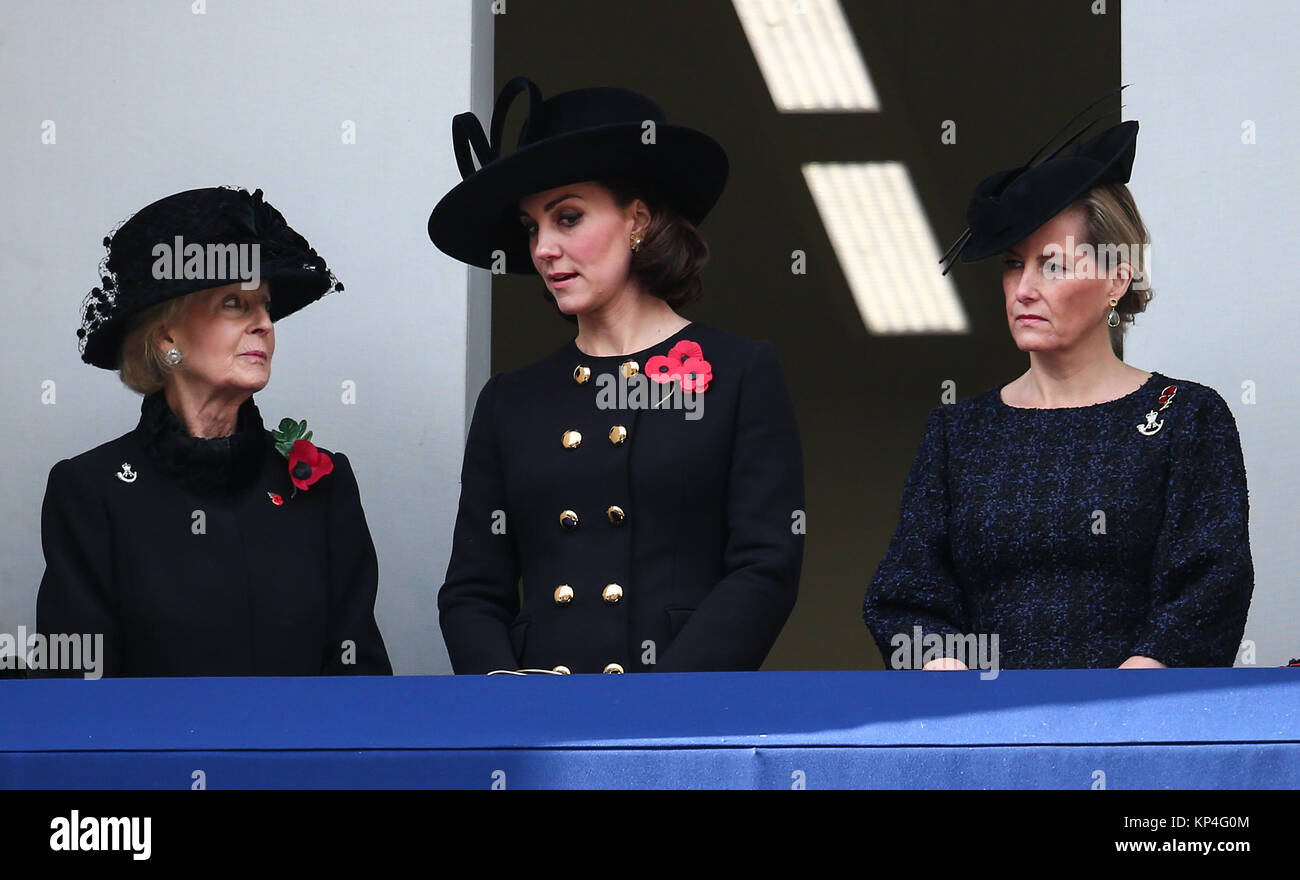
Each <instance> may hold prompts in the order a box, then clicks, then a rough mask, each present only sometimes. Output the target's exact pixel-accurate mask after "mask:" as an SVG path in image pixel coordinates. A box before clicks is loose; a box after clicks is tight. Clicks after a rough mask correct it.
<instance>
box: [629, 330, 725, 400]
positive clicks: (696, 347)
mask: <svg viewBox="0 0 1300 880" xmlns="http://www.w3.org/2000/svg"><path fill="white" fill-rule="evenodd" d="M645 372H646V375H647V376H649V377H650V378H651V379H654V380H655V381H656V382H658V383H659V384H660V385H662V384H664V383H665V382H671V381H673V380H674V379H677V380H680V381H681V383H682V390H683V391H703V390H705V389H706V388H708V387H709V381H710V380H712V379H713V368H712V367H711V366H710V365H709V362H708V361H706V360H705V359H704V349H702V348H700V344H699V343H698V342H692V341H691V340H689V339H682V340H679V341H678V342H677V344H676V345H674V346H673V347H672V348H670V349H668V354H667V355H661V354H657V355H655V356H654V357H652V358H650V359H649V360H647V361H646V364H645Z"/></svg>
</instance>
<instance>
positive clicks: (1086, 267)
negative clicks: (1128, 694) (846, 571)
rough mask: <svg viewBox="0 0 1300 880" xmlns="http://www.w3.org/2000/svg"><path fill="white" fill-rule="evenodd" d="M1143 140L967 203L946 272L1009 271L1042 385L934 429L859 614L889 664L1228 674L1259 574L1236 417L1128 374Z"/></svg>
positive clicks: (1057, 166) (1197, 396)
mask: <svg viewBox="0 0 1300 880" xmlns="http://www.w3.org/2000/svg"><path fill="white" fill-rule="evenodd" d="M1077 118H1078V117H1076V119H1077ZM1071 124H1072V123H1071ZM1068 128H1069V125H1067V129H1068ZM1137 131H1138V124H1137V122H1124V123H1122V124H1120V125H1117V126H1115V127H1113V128H1111V129H1109V130H1107V131H1104V132H1102V133H1101V134H1099V135H1097V136H1096V137H1094V138H1092V139H1091V140H1088V141H1086V142H1083V143H1079V144H1078V145H1077V146H1074V147H1073V148H1072V149H1071V150H1069V151H1068V152H1062V150H1064V149H1065V147H1069V146H1070V145H1071V143H1074V142H1076V141H1077V139H1078V137H1079V136H1078V135H1075V137H1074V138H1072V139H1071V140H1070V141H1068V142H1067V143H1066V144H1065V145H1064V146H1063V147H1062V148H1060V149H1058V150H1057V151H1056V152H1057V153H1058V155H1051V154H1049V156H1050V158H1048V159H1046V160H1044V161H1037V160H1038V156H1039V155H1040V154H1042V153H1043V152H1044V151H1043V150H1040V151H1039V153H1038V154H1035V157H1034V158H1032V159H1031V160H1030V162H1029V163H1026V165H1023V166H1020V167H1017V168H1014V169H1011V170H1008V171H1002V172H999V173H997V174H994V175H992V176H991V177H989V178H987V179H986V180H985V181H984V182H982V183H981V184H980V185H979V186H978V187H977V188H976V190H975V193H974V196H973V197H972V199H971V203H970V209H969V212H968V220H969V224H970V225H969V229H968V231H967V232H966V233H964V234H963V236H962V238H961V239H959V241H958V242H957V244H956V245H954V248H953V249H952V250H951V251H950V253H949V254H948V255H946V256H945V259H949V258H955V257H956V256H957V255H960V257H961V259H962V260H963V261H973V260H979V259H983V258H986V257H990V256H994V255H1001V259H1002V267H1003V268H1002V289H1003V294H1004V297H1005V302H1006V314H1007V323H1008V325H1009V327H1010V330H1011V337H1012V339H1013V341H1014V342H1015V343H1016V345H1017V347H1019V348H1020V350H1021V351H1024V352H1026V353H1027V354H1028V356H1029V368H1028V369H1027V370H1026V371H1025V372H1024V373H1023V374H1022V375H1020V376H1019V377H1018V378H1016V379H1015V380H1013V381H1011V382H1009V383H1007V384H1005V385H1003V386H1001V387H1000V388H996V389H993V390H989V391H986V392H984V393H982V394H979V395H977V396H975V397H973V398H970V399H968V400H964V401H962V402H960V403H958V404H955V405H950V406H940V407H938V408H937V409H935V410H934V411H933V412H932V413H931V414H930V417H929V421H928V422H927V424H926V429H925V437H924V439H923V440H922V442H921V447H920V450H919V452H918V453H917V456H916V460H915V462H914V463H913V465H912V469H911V472H910V473H909V474H908V477H907V481H906V483H905V485H904V489H903V501H902V512H901V515H900V518H899V523H898V528H897V531H896V533H895V535H894V538H893V540H892V542H891V543H890V545H889V549H888V551H887V553H886V554H885V557H884V559H883V560H882V561H881V563H880V566H879V567H878V568H877V570H876V573H875V577H874V579H873V580H872V583H871V586H870V589H869V591H868V592H867V595H866V598H865V603H864V615H865V619H866V622H867V624H868V626H869V627H870V629H871V632H872V634H873V636H874V637H875V640H876V643H877V645H878V646H879V648H880V651H881V654H882V656H883V657H884V658H885V661H886V665H887V666H892V667H895V668H900V667H902V668H915V667H916V666H918V665H921V666H923V667H924V668H955V669H963V668H968V667H974V666H975V665H976V662H975V660H974V658H975V657H976V654H974V653H972V652H973V651H978V652H979V657H980V658H982V659H988V655H989V654H990V653H992V654H995V655H996V659H995V660H994V662H995V663H996V664H997V665H999V666H1000V667H1002V668H1016V667H1036V668H1049V667H1120V668H1158V667H1166V666H1229V665H1232V663H1233V660H1234V658H1235V656H1236V653H1237V649H1238V647H1239V644H1240V641H1241V637H1242V633H1243V630H1244V628H1245V622H1246V613H1247V610H1248V608H1249V605H1250V597H1251V592H1252V590H1253V586H1254V575H1253V569H1252V565H1251V556H1250V540H1249V535H1248V531H1247V513H1248V505H1247V498H1246V474H1245V468H1244V466H1243V461H1242V454H1241V446H1240V442H1239V439H1238V435H1237V429H1236V425H1235V422H1234V421H1233V417H1232V413H1231V412H1230V410H1229V409H1228V406H1227V404H1226V403H1225V402H1224V400H1223V399H1222V398H1221V397H1220V396H1219V395H1218V394H1217V393H1216V392H1215V391H1214V390H1213V389H1211V388H1208V387H1206V386H1204V385H1199V384H1197V383H1195V382H1189V381H1187V380H1184V379H1171V378H1169V377H1168V376H1165V375H1162V374H1160V373H1158V372H1154V371H1147V370H1143V369H1139V368H1137V367H1134V366H1130V365H1129V364H1126V363H1124V362H1123V361H1121V360H1120V358H1119V357H1118V356H1117V355H1116V350H1117V349H1118V348H1119V345H1118V343H1119V341H1120V334H1121V333H1122V331H1123V328H1124V326H1125V325H1126V323H1129V322H1131V321H1132V320H1133V316H1134V315H1135V314H1137V313H1140V312H1142V311H1143V310H1144V309H1145V307H1146V304H1147V301H1148V300H1149V299H1150V288H1149V284H1148V283H1147V278H1146V272H1145V269H1146V245H1147V243H1148V241H1149V238H1148V235H1147V230H1146V228H1145V226H1144V224H1143V222H1142V219H1141V216H1140V214H1139V213H1138V210H1137V206H1136V205H1135V203H1134V201H1133V197H1132V195H1131V194H1130V192H1129V190H1128V188H1127V186H1125V184H1126V183H1127V181H1128V179H1129V174H1130V171H1131V168H1132V164H1133V158H1134V152H1135V149H1136V143H1137ZM1058 137H1059V135H1058ZM1056 139H1057V138H1056V137H1054V138H1053V139H1052V141H1049V142H1048V145H1047V146H1050V145H1051V144H1052V143H1053V142H1054V141H1056ZM1044 149H1046V148H1044ZM945 271H946V269H945ZM990 643H991V644H990ZM981 665H983V664H981Z"/></svg>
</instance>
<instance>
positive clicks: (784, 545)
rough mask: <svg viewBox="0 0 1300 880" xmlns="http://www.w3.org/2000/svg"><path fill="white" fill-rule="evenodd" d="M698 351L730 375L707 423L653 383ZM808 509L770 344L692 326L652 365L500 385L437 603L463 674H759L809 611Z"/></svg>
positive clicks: (592, 361) (722, 376)
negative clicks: (652, 375)
mask: <svg viewBox="0 0 1300 880" xmlns="http://www.w3.org/2000/svg"><path fill="white" fill-rule="evenodd" d="M685 341H690V342H692V343H695V344H697V345H698V346H699V347H700V350H701V351H702V354H703V359H704V360H705V361H707V362H708V364H709V366H710V368H711V370H712V378H711V380H710V381H709V384H708V386H707V388H706V389H705V390H704V391H703V392H699V393H697V395H696V397H695V399H694V404H695V405H696V406H697V407H698V409H697V410H696V411H695V412H694V413H692V412H689V411H688V410H686V409H685V407H686V406H687V405H688V398H687V397H686V396H684V395H681V394H680V393H677V394H676V395H675V396H670V397H669V399H668V400H666V401H665V400H664V397H665V395H666V394H667V393H668V392H669V389H672V388H675V387H677V386H676V384H675V383H665V384H660V383H658V382H654V381H648V380H646V370H647V368H648V365H649V364H651V363H652V361H651V359H652V358H653V357H655V356H666V355H668V353H669V352H670V351H671V350H673V349H674V346H675V345H677V344H678V343H681V342H685ZM660 363H662V362H660ZM628 376H632V377H633V378H631V379H625V377H628ZM620 386H621V387H620ZM638 388H641V389H647V390H648V395H643V396H640V397H638V392H637V390H636V389H638ZM611 404H612V405H611ZM803 507H804V488H803V464H802V454H801V450H800V442H799V433H798V428H797V425H796V422H795V416H794V410H793V406H792V404H791V401H790V397H789V393H788V391H787V389H786V385H785V382H784V379H783V377H782V374H781V369H780V366H779V365H778V363H777V359H776V356H775V353H774V352H773V349H772V347H771V346H770V345H769V344H768V343H765V342H757V341H753V340H749V339H744V338H742V337H739V336H736V335H734V334H731V333H726V332H724V331H721V330H718V329H715V328H711V327H706V326H703V325H700V324H689V325H687V326H686V327H685V328H683V329H682V330H680V331H679V332H678V333H676V334H674V335H673V336H671V337H669V338H668V339H666V340H664V341H663V342H661V343H659V344H658V345H655V346H653V347H651V348H649V349H646V350H644V351H641V352H637V353H634V354H629V355H623V356H618V357H591V356H589V355H586V354H584V353H583V352H582V351H581V350H580V349H578V347H577V346H576V345H575V344H574V343H569V344H568V345H566V346H565V347H563V348H561V349H560V350H559V351H557V352H555V353H554V354H553V355H551V356H550V357H547V358H545V359H544V360H542V361H540V362H538V363H536V364H533V365H532V366H529V367H526V368H524V369H521V370H518V371H516V372H511V373H504V374H499V375H496V376H494V377H492V379H490V380H489V381H488V383H487V384H486V385H485V386H484V388H483V390H482V392H481V393H480V395H479V399H478V404H477V406H476V408H475V412H474V418H473V421H472V423H471V427H470V431H469V437H468V440H467V445H466V450H465V460H464V468H463V471H462V476H461V498H460V508H459V511H458V514H457V519H456V528H455V535H454V540H453V546H452V554H451V560H450V563H449V565H448V568H447V576H446V580H445V582H444V583H443V585H442V588H441V590H440V592H439V596H438V607H439V612H440V622H441V627H442V632H443V636H444V638H445V640H446V643H447V650H448V653H449V654H450V657H451V661H452V665H453V667H454V668H455V671H456V672H458V673H483V672H489V671H491V670H495V669H517V668H539V669H547V670H558V671H561V672H563V671H568V672H573V673H588V672H597V673H598V672H638V671H672V672H680V671H689V670H747V669H757V668H758V667H759V666H760V665H761V664H762V662H763V659H764V657H765V656H766V655H767V653H768V651H769V650H770V649H771V647H772V644H773V642H774V641H775V640H776V638H777V636H778V634H779V633H780V631H781V628H782V626H784V624H785V621H786V619H787V617H788V616H789V614H790V611H791V609H792V608H793V606H794V602H795V595H796V591H797V589H798V582H799V570H800V566H801V564H802V559H803V541H804V538H803V533H804V528H803V524H804V510H803Z"/></svg>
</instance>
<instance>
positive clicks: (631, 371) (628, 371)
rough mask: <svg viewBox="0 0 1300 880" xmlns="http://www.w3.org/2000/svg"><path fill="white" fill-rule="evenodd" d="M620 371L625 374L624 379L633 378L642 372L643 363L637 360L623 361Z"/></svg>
mask: <svg viewBox="0 0 1300 880" xmlns="http://www.w3.org/2000/svg"><path fill="white" fill-rule="evenodd" d="M618 369H619V372H620V373H622V374H623V378H624V379H631V378H632V377H633V376H635V375H636V374H637V373H639V372H641V365H640V364H638V363H637V362H636V361H623V363H622V364H620V365H619V368H618Z"/></svg>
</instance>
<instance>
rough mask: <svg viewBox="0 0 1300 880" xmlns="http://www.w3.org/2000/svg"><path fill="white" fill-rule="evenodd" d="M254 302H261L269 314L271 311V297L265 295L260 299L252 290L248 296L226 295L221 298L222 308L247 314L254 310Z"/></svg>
mask: <svg viewBox="0 0 1300 880" xmlns="http://www.w3.org/2000/svg"><path fill="white" fill-rule="evenodd" d="M254 302H260V303H261V304H262V305H263V306H264V307H265V308H266V310H267V311H268V312H270V311H271V297H270V296H268V295H263V296H262V297H260V298H258V297H257V291H255V290H251V291H249V292H248V293H247V294H239V293H229V294H226V295H225V296H223V297H222V298H221V308H222V309H225V310H228V311H237V312H247V311H249V310H250V309H252V307H253V303H254Z"/></svg>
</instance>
